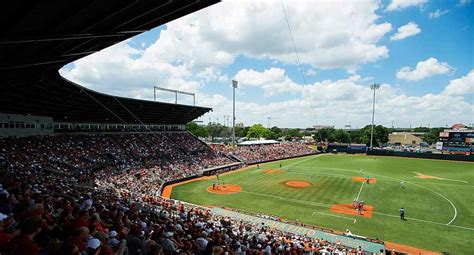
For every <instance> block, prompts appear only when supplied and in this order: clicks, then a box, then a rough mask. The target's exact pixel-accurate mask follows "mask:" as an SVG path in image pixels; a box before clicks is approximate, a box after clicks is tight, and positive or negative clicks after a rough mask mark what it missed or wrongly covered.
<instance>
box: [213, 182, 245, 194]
mask: <svg viewBox="0 0 474 255" xmlns="http://www.w3.org/2000/svg"><path fill="white" fill-rule="evenodd" d="M240 191H242V187H240V186H239V185H233V184H225V185H219V186H218V187H217V188H216V189H212V186H209V187H207V192H210V193H214V194H232V193H237V192H240Z"/></svg>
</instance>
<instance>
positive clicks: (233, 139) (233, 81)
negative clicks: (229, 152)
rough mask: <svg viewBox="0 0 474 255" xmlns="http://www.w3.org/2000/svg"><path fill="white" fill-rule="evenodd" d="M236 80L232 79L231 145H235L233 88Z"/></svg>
mask: <svg viewBox="0 0 474 255" xmlns="http://www.w3.org/2000/svg"><path fill="white" fill-rule="evenodd" d="M237 84H238V82H237V81H236V80H232V145H235V89H236V88H237Z"/></svg>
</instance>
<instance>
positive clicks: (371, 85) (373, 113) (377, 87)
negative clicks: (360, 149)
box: [370, 83, 380, 150]
mask: <svg viewBox="0 0 474 255" xmlns="http://www.w3.org/2000/svg"><path fill="white" fill-rule="evenodd" d="M379 88H380V84H377V83H373V84H370V89H371V90H373V91H374V98H373V101H372V130H371V131H370V150H373V148H374V147H373V142H374V116H375V91H376V90H377V89H379Z"/></svg>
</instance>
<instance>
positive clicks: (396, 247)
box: [384, 241, 441, 255]
mask: <svg viewBox="0 0 474 255" xmlns="http://www.w3.org/2000/svg"><path fill="white" fill-rule="evenodd" d="M384 243H385V249H387V250H390V251H397V252H401V253H407V254H423V255H441V253H440V252H434V251H427V250H422V249H418V248H415V247H411V246H406V245H402V244H397V243H391V242H387V241H384Z"/></svg>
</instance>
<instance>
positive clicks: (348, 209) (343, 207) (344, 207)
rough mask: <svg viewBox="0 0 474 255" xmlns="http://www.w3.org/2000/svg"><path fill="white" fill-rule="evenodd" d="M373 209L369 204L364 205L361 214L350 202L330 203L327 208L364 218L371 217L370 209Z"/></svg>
mask: <svg viewBox="0 0 474 255" xmlns="http://www.w3.org/2000/svg"><path fill="white" fill-rule="evenodd" d="M373 209H374V207H373V206H371V205H364V210H362V214H359V212H358V211H357V210H356V209H354V207H353V206H352V204H335V205H331V207H330V208H329V210H330V211H331V212H335V213H341V214H347V215H355V216H360V217H365V218H372V210H373Z"/></svg>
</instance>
